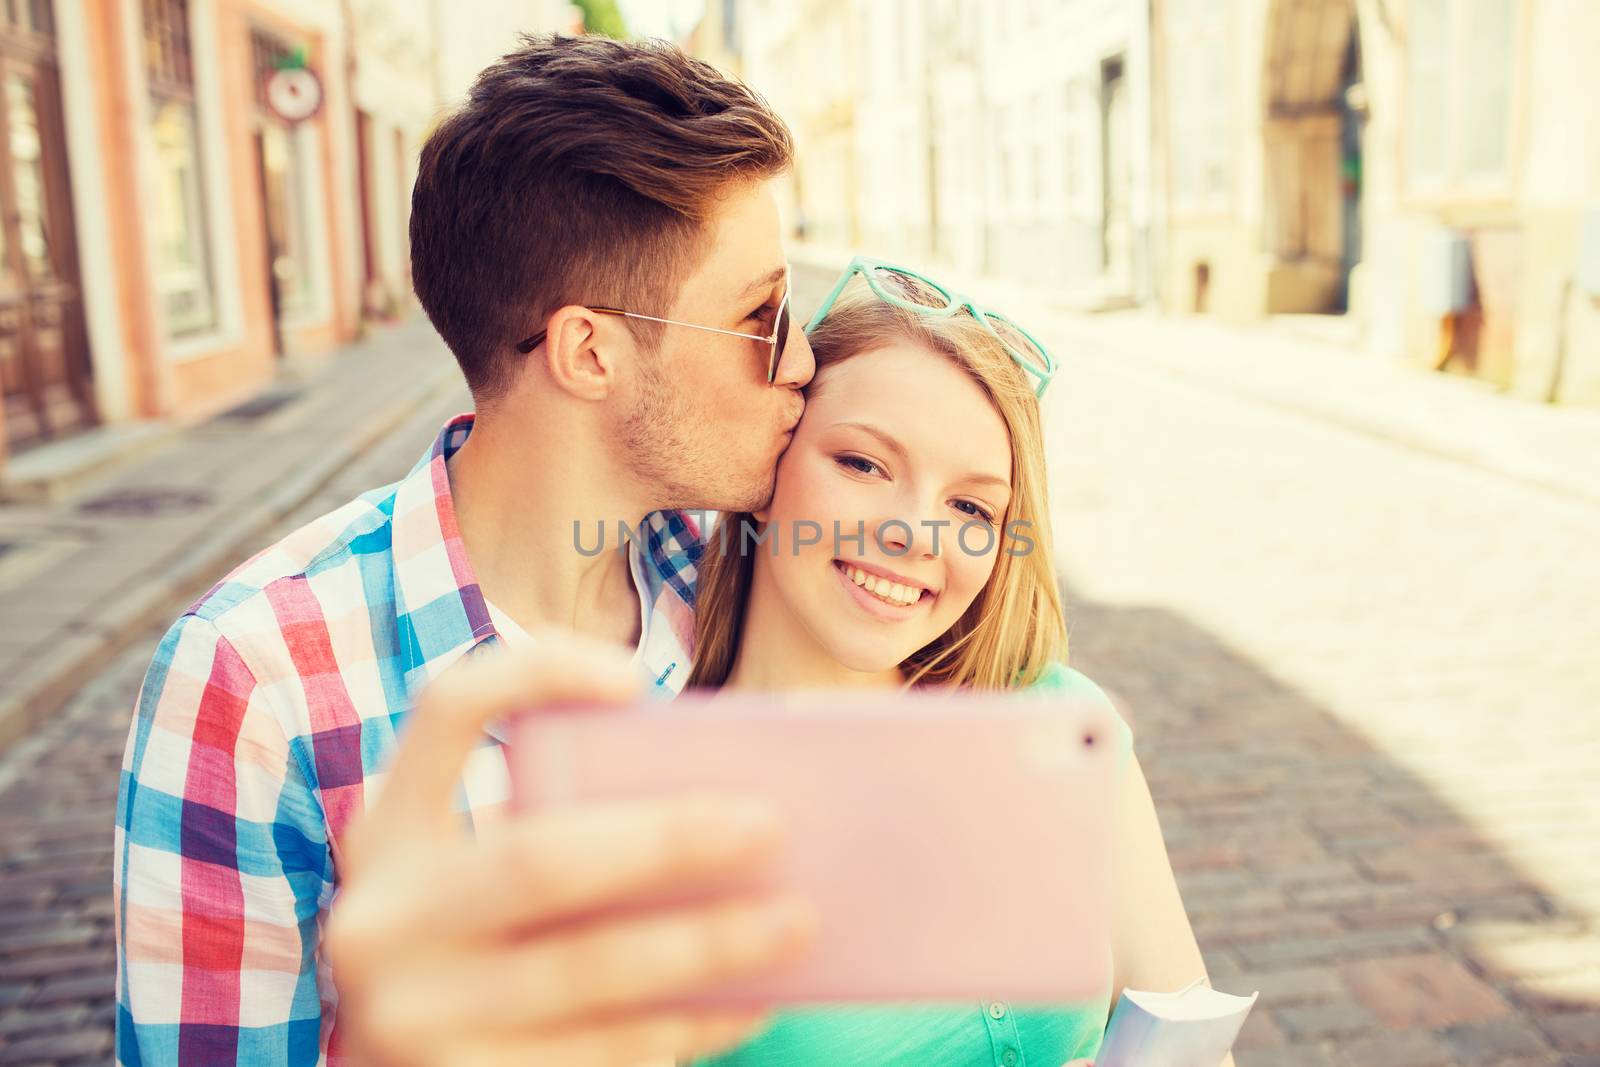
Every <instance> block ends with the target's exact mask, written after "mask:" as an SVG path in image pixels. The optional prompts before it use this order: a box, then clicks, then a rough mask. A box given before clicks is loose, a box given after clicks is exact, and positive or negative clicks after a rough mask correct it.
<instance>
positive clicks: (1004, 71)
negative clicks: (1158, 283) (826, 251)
mask: <svg viewBox="0 0 1600 1067" xmlns="http://www.w3.org/2000/svg"><path fill="white" fill-rule="evenodd" d="M712 6H720V5H712ZM734 7H735V10H736V12H737V14H736V20H737V25H738V27H739V30H740V32H739V34H737V35H736V36H737V42H738V55H739V63H738V65H737V66H734V65H732V64H730V63H729V62H728V61H726V60H722V62H723V65H724V66H727V67H729V68H730V69H736V70H738V71H739V72H741V73H742V75H743V76H744V77H745V78H746V80H748V81H749V82H750V83H751V84H752V85H753V86H755V87H756V88H757V89H759V90H760V91H762V92H763V93H764V94H766V95H767V96H768V98H769V99H770V100H771V101H772V102H773V104H774V106H776V107H777V108H778V110H779V111H780V113H782V114H784V115H785V116H786V117H787V118H788V119H789V120H790V122H791V125H792V126H793V127H794V130H795V137H796V142H797V146H798V149H799V155H800V165H799V167H797V169H796V174H795V178H794V186H795V190H794V200H793V210H794V219H795V223H796V226H797V229H800V230H802V231H803V232H804V234H805V236H806V237H807V238H809V239H812V240H816V241H821V242H825V243H830V244H840V245H844V244H848V245H851V246H855V247H860V248H862V249H864V250H877V251H879V252H882V253H885V254H897V255H909V256H914V257H919V258H932V259H935V260H944V261H949V262H953V263H957V264H960V265H961V266H962V267H963V268H965V269H969V270H975V271H985V272H990V273H996V274H1000V275H1005V276H1016V277H1018V278H1019V279H1023V280H1029V281H1038V282H1043V283H1045V284H1051V285H1055V286H1058V287H1061V288H1064V289H1070V290H1073V291H1074V292H1076V293H1079V294H1082V295H1083V296H1084V297H1085V298H1086V299H1088V300H1090V301H1091V302H1095V303H1119V302H1129V301H1131V300H1133V299H1135V298H1136V297H1139V296H1146V295H1148V294H1149V293H1150V292H1151V290H1152V286H1153V276H1152V272H1151V265H1150V264H1151V259H1150V243H1149V242H1150V234H1151V222H1152V215H1151V211H1152V205H1153V197H1152V188H1153V186H1152V183H1151V169H1150V152H1149V146H1150V144H1151V136H1150V114H1151V111H1150V101H1149V92H1148V88H1149V85H1150V78H1149V74H1148V66H1149V20H1148V18H1147V17H1145V15H1146V8H1145V7H1144V6H1143V5H1142V4H1129V3H1124V2H1122V0H1059V2H1053V3H1045V2H1041V0H994V2H987V3H983V2H978V0H808V2H807V3H803V4H793V5H790V4H783V3H778V2H776V0H742V2H740V3H737V4H735V5H734ZM719 17H722V16H721V15H720V13H719ZM694 40H695V39H694V38H693V37H691V39H690V43H691V44H693V43H694ZM708 58H712V59H713V60H718V59H720V57H718V56H715V55H711V56H708Z"/></svg>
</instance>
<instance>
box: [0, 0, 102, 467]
mask: <svg viewBox="0 0 1600 1067" xmlns="http://www.w3.org/2000/svg"><path fill="white" fill-rule="evenodd" d="M0 387H3V393H4V403H5V415H4V423H5V442H4V444H5V448H6V449H7V450H10V451H13V452H15V451H20V450H23V449H26V448H30V447H32V446H34V445H38V444H42V443H44V442H46V441H50V440H53V439H56V438H59V437H63V436H66V435H69V434H72V433H76V432H79V431H81V430H85V429H88V428H89V427H91V426H93V425H95V424H96V423H97V422H98V421H99V415H98V412H97V409H96V404H95V398H94V376H93V372H92V369H91V365H90V361H89V340H88V331H87V329H86V328H85V324H84V318H83V305H82V300H81V293H80V290H79V284H78V262H77V234H76V232H75V230H74V226H73V217H72V192H71V185H70V181H69V175H68V169H67V149H66V138H65V136H64V133H63V128H62V117H61V88H60V74H59V71H58V69H57V66H56V49H55V27H54V24H53V22H52V20H51V5H50V4H49V3H48V2H47V0H24V2H13V3H9V4H6V5H3V6H0Z"/></svg>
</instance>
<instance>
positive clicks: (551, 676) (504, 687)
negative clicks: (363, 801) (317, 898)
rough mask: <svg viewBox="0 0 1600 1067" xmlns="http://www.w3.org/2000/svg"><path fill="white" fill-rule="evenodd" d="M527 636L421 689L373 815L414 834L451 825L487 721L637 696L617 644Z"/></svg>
mask: <svg viewBox="0 0 1600 1067" xmlns="http://www.w3.org/2000/svg"><path fill="white" fill-rule="evenodd" d="M532 636H533V637H534V641H533V643H532V644H531V645H530V646H528V647H526V648H521V649H508V650H506V651H504V652H502V653H499V654H495V655H487V656H481V655H480V656H468V657H466V658H465V659H464V660H462V661H460V662H457V663H456V664H454V665H453V666H451V667H450V669H449V670H447V671H445V672H444V673H443V674H441V675H439V677H437V678H435V679H434V680H433V681H432V682H430V683H429V684H428V685H427V686H426V687H424V689H423V690H422V692H421V694H420V695H419V696H418V698H417V702H416V706H415V708H413V710H412V711H411V714H410V716H409V717H408V720H407V721H406V723H405V724H404V726H403V727H402V729H403V733H402V735H401V737H400V743H399V745H398V748H397V751H396V753H395V758H394V763H393V764H392V766H391V767H390V770H389V775H388V780H387V781H386V782H385V783H384V786H383V793H382V795H381V796H380V797H379V798H378V802H377V804H376V805H375V807H376V808H378V809H383V810H382V813H381V815H380V812H378V811H374V812H373V814H375V815H380V817H381V818H384V819H388V818H393V819H396V820H398V821H399V825H401V826H404V827H409V828H410V832H411V833H413V834H414V833H416V832H417V830H418V828H419V827H421V826H437V827H443V826H448V827H452V828H453V827H456V826H457V825H458V824H457V822H456V819H455V816H454V814H453V803H454V792H455V785H456V782H457V780H459V778H460V776H461V771H462V768H463V767H464V766H465V765H466V762H467V757H468V756H469V755H470V754H471V752H472V750H473V749H474V748H476V747H478V745H480V744H482V743H483V729H484V727H485V726H487V725H488V724H489V723H491V722H492V721H494V720H495V719H500V718H504V717H506V716H508V715H511V714H512V713H514V712H519V711H526V710H529V709H532V708H537V707H541V706H549V705H552V704H563V703H573V704H613V705H614V704H621V703H625V702H627V701H628V700H629V699H630V698H632V697H634V696H636V695H637V694H638V689H639V674H638V671H637V670H636V669H634V667H633V665H632V662H631V660H630V658H629V656H628V654H627V653H626V652H624V651H623V650H622V649H620V648H618V647H617V646H615V645H609V644H605V643H602V642H600V641H596V640H593V639H590V638H584V637H579V636H577V635H575V634H571V633H564V632H560V631H549V632H541V633H539V634H536V635H532Z"/></svg>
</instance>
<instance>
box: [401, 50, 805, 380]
mask: <svg viewBox="0 0 1600 1067" xmlns="http://www.w3.org/2000/svg"><path fill="white" fill-rule="evenodd" d="M793 151H794V149H793V144H792V142H791V140H790V137H789V130H788V128H787V127H786V126H785V125H784V123H783V120H782V119H780V118H778V116H777V115H775V114H774V113H773V112H772V110H771V108H769V107H768V106H767V104H766V102H765V101H764V100H762V99H761V98H760V97H759V96H758V95H757V94H756V93H754V92H753V91H751V90H750V89H748V88H747V87H745V86H744V85H742V84H740V83H738V82H736V81H732V80H730V79H729V78H727V77H725V76H724V75H722V74H721V73H719V72H718V71H717V70H716V69H715V68H714V67H711V66H710V65H709V64H706V63H703V62H701V61H699V60H697V59H693V58H691V57H690V56H688V55H685V54H684V53H683V51H681V50H680V49H678V48H676V47H674V46H672V45H669V44H665V43H662V42H656V41H614V40H610V39H608V38H603V37H561V36H538V37H532V36H528V37H524V38H523V39H522V48H520V49H519V50H518V51H515V52H512V53H511V54H509V55H507V56H504V57H502V58H501V60H500V61H499V62H498V63H496V64H495V65H494V66H492V67H489V68H488V69H487V70H485V71H484V72H483V73H482V74H480V75H479V76H478V80H477V81H476V82H475V83H474V84H473V86H472V90H471V92H470V93H469V95H468V98H467V102H466V103H465V104H464V105H463V106H462V107H461V108H460V110H458V111H456V112H455V113H454V114H452V115H450V116H449V117H448V118H446V119H445V120H444V121H443V122H442V123H441V124H440V125H439V127H438V128H437V129H436V130H435V131H434V133H433V135H432V136H431V137H429V138H428V142H427V144H426V145H424V146H423V149H422V158H421V161H420V163H419V166H418V170H417V182H416V186H415V188H414V189H413V190H412V194H411V273H412V280H413V284H414V285H415V287H416V291H417V297H418V299H420V300H421V301H422V306H423V308H424V310H426V311H427V313H428V317H429V318H430V319H431V320H432V321H433V325H434V328H435V329H437V330H438V331H439V334H440V336H441V337H443V338H444V341H445V343H446V344H447V345H449V346H450V350H451V351H452V352H454V353H455V356H456V360H457V361H458V362H459V363H460V364H461V370H462V372H463V373H464V374H465V375H466V378H467V384H468V386H470V387H471V389H472V392H473V396H474V397H475V398H476V400H477V401H478V403H479V404H480V405H482V404H484V403H485V402H488V401H492V400H493V399H495V397H496V396H497V395H498V394H499V393H500V392H501V391H502V390H503V388H504V387H505V385H506V384H507V382H508V381H509V380H510V377H511V373H512V372H513V371H514V369H515V367H516V362H515V361H517V360H521V359H523V358H525V357H523V356H521V355H520V354H519V353H517V352H516V350H515V347H514V346H515V345H516V344H517V342H518V341H520V340H522V339H523V338H525V337H528V336H530V335H532V334H535V333H538V332H539V331H540V330H542V329H544V322H545V320H546V319H547V318H548V317H549V315H550V313H551V312H553V311H555V310H556V309H557V308H559V307H563V306H565V305H567V304H586V305H590V306H604V307H616V308H623V309H625V310H628V311H635V312H639V313H641V314H647V315H665V314H666V313H667V311H668V308H669V306H670V304H671V302H672V300H673V298H674V297H675V296H676V295H677V292H678V289H679V287H680V286H681V285H682V283H683V279H684V276H685V275H686V274H688V273H689V271H690V270H691V269H692V267H693V266H694V265H695V263H696V262H697V261H698V258H699V255H700V253H701V242H700V238H701V236H702V234H703V228H702V225H701V224H702V222H703V221H704V220H705V219H706V217H707V216H709V215H710V214H711V209H712V207H713V204H714V201H715V200H716V198H717V196H718V194H720V193H722V192H723V191H725V190H726V189H727V188H728V187H730V186H732V185H734V184H736V183H742V182H746V181H753V180H759V179H762V178H767V177H771V176H773V175H775V174H778V173H781V172H782V171H784V170H785V169H787V168H788V166H789V164H790V161H791V159H792V156H793ZM624 321H626V322H627V323H628V325H629V328H630V329H632V330H633V331H634V333H635V336H636V337H638V338H639V340H640V342H641V344H644V345H646V346H647V347H653V346H654V345H655V344H656V343H657V341H658V339H659V336H660V326H659V325H657V324H655V323H648V322H640V321H639V320H636V319H627V320H624Z"/></svg>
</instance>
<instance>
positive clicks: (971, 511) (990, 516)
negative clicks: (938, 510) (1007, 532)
mask: <svg viewBox="0 0 1600 1067" xmlns="http://www.w3.org/2000/svg"><path fill="white" fill-rule="evenodd" d="M951 503H952V504H954V505H955V509H956V510H957V511H959V512H961V513H962V514H963V515H971V516H972V517H973V518H975V519H981V520H983V521H984V522H986V523H989V524H990V525H991V526H992V525H994V513H993V512H991V511H990V510H989V509H988V508H986V507H984V506H983V505H982V504H975V503H973V502H972V501H970V500H952V501H951Z"/></svg>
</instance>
